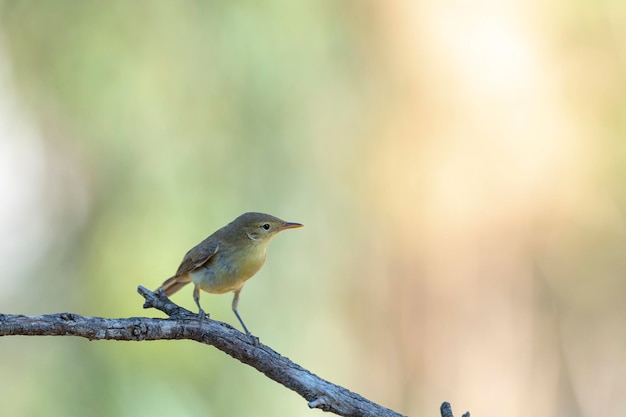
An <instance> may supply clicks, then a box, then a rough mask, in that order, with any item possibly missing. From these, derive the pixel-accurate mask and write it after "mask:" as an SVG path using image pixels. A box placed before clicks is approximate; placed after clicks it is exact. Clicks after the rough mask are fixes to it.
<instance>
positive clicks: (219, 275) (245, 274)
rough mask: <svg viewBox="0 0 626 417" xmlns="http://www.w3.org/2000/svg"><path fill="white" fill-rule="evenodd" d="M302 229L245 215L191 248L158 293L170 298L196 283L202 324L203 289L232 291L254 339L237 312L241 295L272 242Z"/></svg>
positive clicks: (195, 297)
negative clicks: (282, 233) (279, 236)
mask: <svg viewBox="0 0 626 417" xmlns="http://www.w3.org/2000/svg"><path fill="white" fill-rule="evenodd" d="M302 226H303V225H302V224H300V223H292V222H286V221H284V220H281V219H279V218H278V217H274V216H272V215H269V214H265V213H256V212H248V213H244V214H242V215H241V216H239V217H237V218H236V219H235V220H233V221H232V222H230V223H229V224H227V225H226V226H224V227H222V228H221V229H219V230H217V231H215V232H214V233H213V234H212V235H210V236H209V237H207V238H206V239H204V240H203V241H202V242H200V243H199V244H197V245H196V246H194V247H193V248H191V249H190V250H189V251H188V252H187V253H186V254H185V256H184V257H183V260H182V262H181V263H180V266H179V267H178V270H177V271H176V274H175V275H174V276H172V277H171V278H168V279H167V280H165V282H163V284H161V286H160V287H159V288H158V289H157V291H158V292H163V293H165V295H167V296H170V295H172V294H174V293H175V292H177V291H178V290H180V289H181V288H182V287H184V286H185V285H187V284H189V283H193V285H194V289H193V300H194V302H195V303H196V305H197V306H198V316H199V318H200V321H202V320H203V319H204V317H205V312H204V310H203V309H202V307H201V306H200V290H202V291H205V292H207V293H210V294H224V293H227V292H231V291H232V292H233V293H234V296H233V302H232V310H233V312H234V313H235V316H236V317H237V319H238V320H239V323H241V326H242V327H243V329H244V331H245V332H246V335H248V336H251V335H252V334H251V333H250V331H249V330H248V328H247V327H246V325H245V323H244V322H243V320H242V319H241V316H240V315H239V313H238V311H237V306H238V304H239V294H240V293H241V290H242V288H243V286H244V285H245V283H246V282H247V281H248V280H249V279H250V278H252V277H253V276H254V274H256V273H257V272H258V271H259V270H260V269H261V267H262V266H263V264H264V263H265V258H266V254H267V247H268V245H269V243H270V241H271V240H272V239H273V238H274V237H275V236H276V235H277V234H278V233H280V232H282V231H283V230H287V229H295V228H298V227H302Z"/></svg>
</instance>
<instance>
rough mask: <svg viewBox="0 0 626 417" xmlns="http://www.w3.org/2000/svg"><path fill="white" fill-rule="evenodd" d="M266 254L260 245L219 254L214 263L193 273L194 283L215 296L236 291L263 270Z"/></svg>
mask: <svg viewBox="0 0 626 417" xmlns="http://www.w3.org/2000/svg"><path fill="white" fill-rule="evenodd" d="M265 253H266V252H265V248H264V247H261V246H260V245H253V246H251V247H249V248H245V249H238V250H224V251H221V252H218V253H217V254H216V255H215V258H214V259H213V260H212V262H210V263H209V264H208V265H206V266H205V267H202V268H198V269H197V270H195V271H193V272H192V273H191V277H192V281H193V282H194V283H197V285H199V286H200V288H201V289H202V290H204V291H207V292H209V293H213V294H222V293H225V292H229V291H234V290H236V289H238V288H241V286H242V285H243V284H244V283H245V282H246V281H247V280H248V279H250V278H252V276H253V275H254V274H256V273H257V272H258V271H259V269H261V267H262V266H263V264H264V263H265Z"/></svg>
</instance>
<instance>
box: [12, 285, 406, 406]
mask: <svg viewBox="0 0 626 417" xmlns="http://www.w3.org/2000/svg"><path fill="white" fill-rule="evenodd" d="M137 291H138V292H139V294H141V295H142V296H143V297H144V298H145V299H146V302H145V304H144V308H156V309H158V310H161V311H163V312H164V313H165V314H167V315H168V316H169V317H170V318H168V319H156V318H147V317H131V318H111V319H109V318H101V317H88V316H81V315H78V314H73V313H59V314H48V315H43V316H22V315H12V314H0V336H17V335H22V336H78V337H84V338H86V339H89V340H123V341H144V340H173V339H190V340H195V341H197V342H200V343H204V344H207V345H212V346H215V347H216V348H218V349H219V350H221V351H223V352H225V353H227V354H228V355H230V356H232V357H233V358H235V359H237V360H239V361H241V362H243V363H245V364H247V365H250V366H252V367H254V368H255V369H257V370H258V371H260V372H262V373H264V374H265V375H267V376H268V377H269V378H271V379H273V380H274V381H276V382H278V383H280V384H282V385H284V386H285V387H287V388H289V389H291V390H293V391H295V392H297V393H298V394H300V395H301V396H302V397H304V398H305V399H306V400H307V401H308V404H309V407H311V408H319V409H322V410H324V411H329V412H332V413H335V414H338V415H341V416H353V417H357V416H389V417H391V416H394V417H398V416H401V414H399V413H396V412H395V411H392V410H389V409H387V408H385V407H382V406H380V405H378V404H376V403H374V402H372V401H370V400H368V399H366V398H363V397H362V396H360V395H359V394H356V393H354V392H351V391H349V390H347V389H346V388H343V387H340V386H338V385H335V384H333V383H331V382H328V381H326V380H324V379H322V378H320V377H318V376H317V375H314V374H312V373H311V372H309V371H308V370H306V369H304V368H302V367H301V366H299V365H298V364H296V363H294V362H292V361H290V360H289V359H287V358H286V357H284V356H281V355H280V354H279V353H277V352H275V351H274V350H272V349H271V348H269V347H268V346H266V345H263V344H261V343H260V342H259V340H258V339H257V338H250V337H248V336H246V335H245V334H244V333H241V332H240V331H238V330H236V329H234V328H233V327H231V326H229V325H228V324H226V323H221V322H218V321H214V320H210V319H208V318H205V319H204V321H203V322H202V323H200V321H199V319H198V315H197V314H195V313H192V312H191V311H189V310H186V309H184V308H182V307H180V306H178V305H176V304H174V303H173V302H171V301H170V300H169V299H168V298H167V297H166V296H165V295H163V294H159V293H157V294H155V293H153V292H151V291H149V290H147V289H146V288H144V287H141V286H139V288H138V289H137Z"/></svg>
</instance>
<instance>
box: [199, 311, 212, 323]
mask: <svg viewBox="0 0 626 417" xmlns="http://www.w3.org/2000/svg"><path fill="white" fill-rule="evenodd" d="M210 317H211V316H210V315H209V314H208V313H205V312H204V310H203V309H200V311H198V320H199V321H200V326H202V323H204V319H205V318H207V319H208V318H210Z"/></svg>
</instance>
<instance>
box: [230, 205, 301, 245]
mask: <svg viewBox="0 0 626 417" xmlns="http://www.w3.org/2000/svg"><path fill="white" fill-rule="evenodd" d="M231 225H232V226H234V228H235V229H238V230H242V231H243V232H244V233H245V236H247V237H248V238H249V239H250V240H253V241H256V242H269V241H270V240H272V238H273V237H274V236H276V235H277V234H278V233H279V232H282V231H283V230H287V229H295V228H298V227H302V225H301V224H300V223H290V222H286V221H284V220H281V219H279V218H278V217H274V216H271V215H269V214H265V213H253V212H251V213H244V214H242V215H241V216H239V217H237V218H236V219H235V220H233V222H232V223H231Z"/></svg>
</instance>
